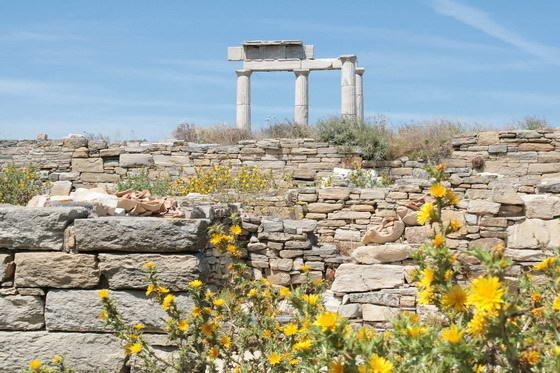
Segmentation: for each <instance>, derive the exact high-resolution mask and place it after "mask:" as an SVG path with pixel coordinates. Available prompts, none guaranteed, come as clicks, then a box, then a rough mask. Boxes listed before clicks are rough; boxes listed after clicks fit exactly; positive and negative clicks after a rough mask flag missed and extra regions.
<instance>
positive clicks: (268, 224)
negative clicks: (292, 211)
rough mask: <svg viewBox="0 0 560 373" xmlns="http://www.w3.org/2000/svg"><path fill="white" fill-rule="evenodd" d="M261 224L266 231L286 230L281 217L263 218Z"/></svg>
mask: <svg viewBox="0 0 560 373" xmlns="http://www.w3.org/2000/svg"><path fill="white" fill-rule="evenodd" d="M261 226H262V228H263V231H265V232H282V231H283V230H284V223H283V222H282V219H279V218H272V217H264V218H263V219H262V220H261Z"/></svg>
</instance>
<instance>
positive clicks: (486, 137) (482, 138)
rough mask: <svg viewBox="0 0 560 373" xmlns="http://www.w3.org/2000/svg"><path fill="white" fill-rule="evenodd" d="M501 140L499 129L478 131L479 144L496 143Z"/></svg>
mask: <svg viewBox="0 0 560 373" xmlns="http://www.w3.org/2000/svg"><path fill="white" fill-rule="evenodd" d="M499 142H500V137H499V135H498V132H497V131H483V132H479V133H478V139H477V144H478V145H494V144H497V143H499Z"/></svg>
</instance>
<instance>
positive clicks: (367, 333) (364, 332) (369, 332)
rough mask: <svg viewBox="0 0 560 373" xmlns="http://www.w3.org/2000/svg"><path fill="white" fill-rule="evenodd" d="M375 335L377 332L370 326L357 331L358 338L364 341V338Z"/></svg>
mask: <svg viewBox="0 0 560 373" xmlns="http://www.w3.org/2000/svg"><path fill="white" fill-rule="evenodd" d="M374 335H375V332H374V330H373V329H371V328H368V327H362V328H360V329H359V330H358V332H357V333H356V338H357V339H358V340H359V341H364V340H368V339H371V338H373V336H374Z"/></svg>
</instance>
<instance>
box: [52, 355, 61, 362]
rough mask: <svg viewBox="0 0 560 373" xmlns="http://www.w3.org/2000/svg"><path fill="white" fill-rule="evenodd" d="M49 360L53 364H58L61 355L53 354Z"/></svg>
mask: <svg viewBox="0 0 560 373" xmlns="http://www.w3.org/2000/svg"><path fill="white" fill-rule="evenodd" d="M51 361H52V362H53V363H55V364H58V363H60V362H62V356H60V355H54V356H53V358H52V359H51Z"/></svg>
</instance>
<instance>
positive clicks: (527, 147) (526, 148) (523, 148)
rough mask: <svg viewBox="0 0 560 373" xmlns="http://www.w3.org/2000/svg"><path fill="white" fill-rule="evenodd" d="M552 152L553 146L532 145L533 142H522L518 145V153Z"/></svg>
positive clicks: (543, 144) (544, 144)
mask: <svg viewBox="0 0 560 373" xmlns="http://www.w3.org/2000/svg"><path fill="white" fill-rule="evenodd" d="M553 150H554V145H552V144H546V143H538V142H536V143H533V142H524V143H522V144H519V151H520V152H531V151H537V152H550V151H553Z"/></svg>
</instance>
